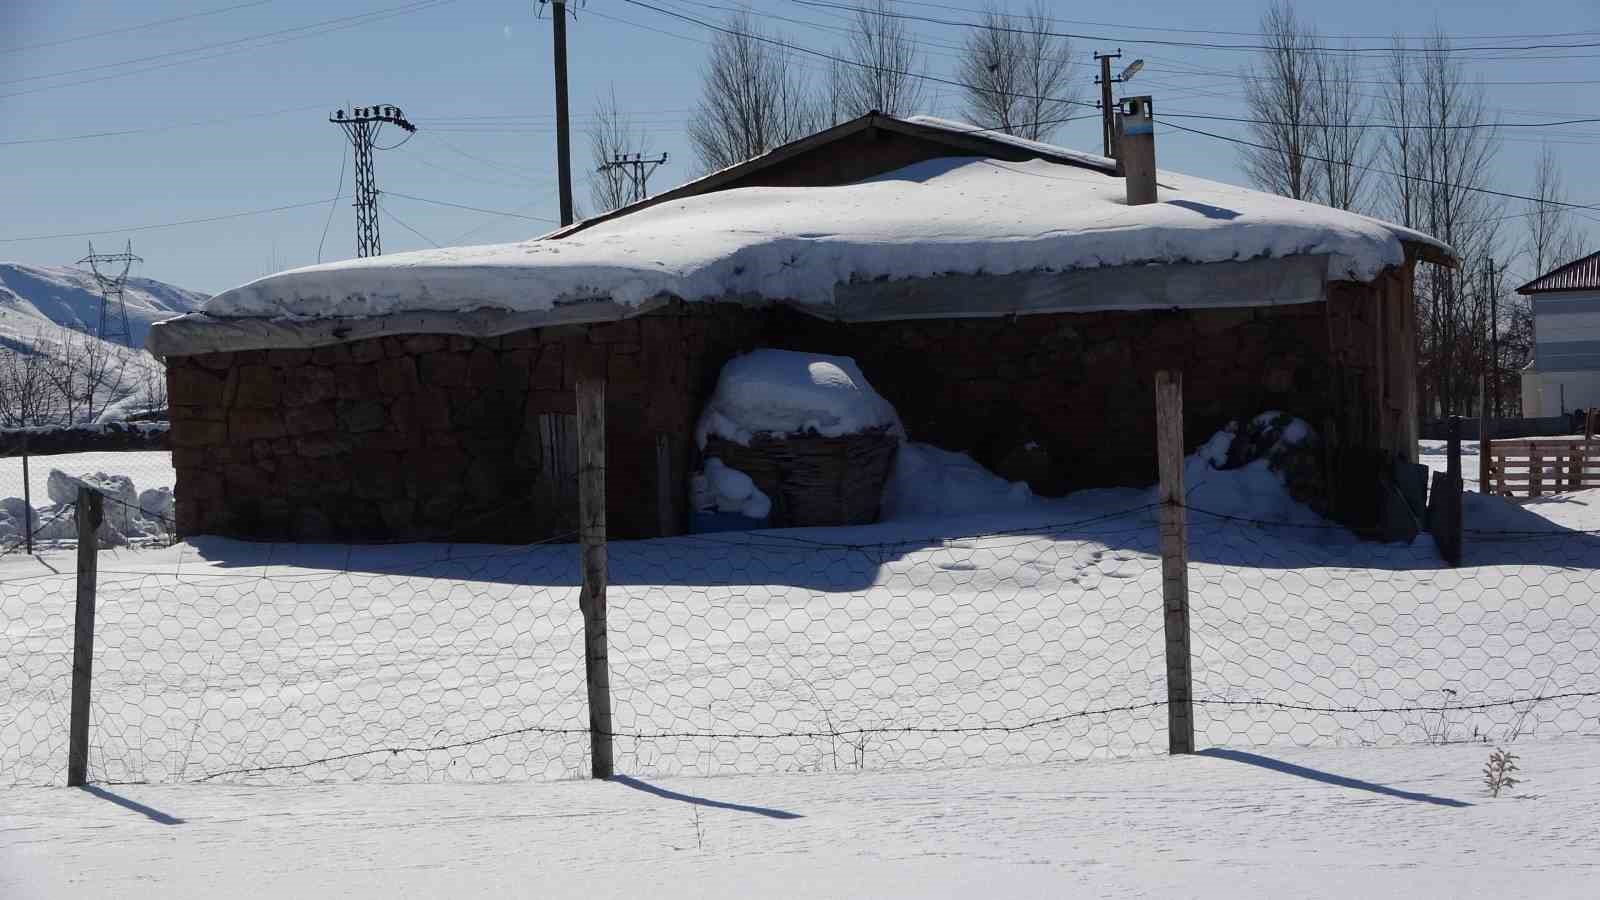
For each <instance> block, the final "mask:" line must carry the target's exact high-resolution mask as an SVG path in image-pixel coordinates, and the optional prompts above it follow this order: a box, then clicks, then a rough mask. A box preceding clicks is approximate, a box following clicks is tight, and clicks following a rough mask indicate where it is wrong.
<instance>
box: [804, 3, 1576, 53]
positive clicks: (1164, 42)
mask: <svg viewBox="0 0 1600 900" xmlns="http://www.w3.org/2000/svg"><path fill="white" fill-rule="evenodd" d="M792 2H794V3H798V4H800V5H801V6H814V7H819V8H822V9H834V10H843V11H847V12H856V13H859V12H862V11H863V9H862V7H859V6H852V5H850V4H847V3H833V2H829V0H792ZM874 14H876V13H874ZM883 15H886V16H888V17H890V18H893V19H905V20H907V21H912V22H923V23H926V24H930V25H946V26H951V27H956V28H982V29H985V30H989V31H1005V32H1012V33H1016V34H1043V35H1048V36H1050V37H1064V38H1073V39H1074V40H1085V41H1095V42H1099V43H1122V44H1140V45H1144V44H1148V45H1151V46H1158V47H1190V48H1194V49H1198V50H1247V51H1251V52H1255V51H1261V50H1271V49H1273V48H1272V47H1271V46H1270V45H1267V44H1223V43H1217V42H1215V41H1179V40H1169V39H1163V38H1137V37H1127V36H1118V35H1106V34H1084V33H1080V32H1071V31H1040V30H1038V29H1034V28H1012V27H1010V26H1008V25H986V24H978V23H975V22H960V21H952V20H950V19H936V18H933V17H932V16H914V15H910V14H908V13H896V12H889V11H887V10H885V11H884V12H883ZM1593 47H1600V41H1582V42H1576V43H1570V44H1525V45H1515V46H1512V45H1484V46H1470V47H1452V46H1448V45H1447V46H1444V47H1431V46H1428V45H1427V44H1425V43H1424V44H1420V45H1418V46H1415V47H1410V46H1393V45H1389V46H1381V47H1323V46H1310V47H1306V48H1304V49H1306V50H1307V51H1310V52H1314V53H1396V52H1402V51H1403V52H1422V53H1442V52H1456V51H1460V52H1474V51H1490V52H1498V51H1517V52H1520V51H1525V50H1580V49H1589V48H1593Z"/></svg>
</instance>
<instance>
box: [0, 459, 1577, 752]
mask: <svg viewBox="0 0 1600 900" xmlns="http://www.w3.org/2000/svg"><path fill="white" fill-rule="evenodd" d="M1472 496H1473V497H1474V501H1473V502H1472V503H1469V504H1468V507H1467V510H1466V519H1467V527H1468V529H1469V530H1474V529H1475V530H1477V531H1485V532H1486V531H1495V532H1510V534H1506V535H1484V534H1477V533H1471V534H1469V537H1468V541H1467V550H1466V554H1467V561H1468V566H1467V567H1466V568H1461V569H1445V568H1443V567H1442V566H1441V564H1440V563H1439V561H1438V559H1437V557H1436V555H1435V553H1434V551H1433V547H1432V543H1431V540H1430V539H1429V538H1427V537H1426V536H1424V537H1422V538H1419V539H1418V540H1417V541H1416V542H1414V543H1413V544H1411V545H1378V544H1370V543H1362V542H1359V541H1355V540H1353V539H1352V538H1350V537H1349V536H1348V535H1347V534H1345V533H1343V532H1341V531H1339V530H1337V529H1331V528H1308V527H1305V526H1303V525H1301V524H1298V523H1295V524H1291V525H1288V526H1283V527H1268V528H1260V527H1256V526H1248V525H1241V524H1240V523H1237V522H1233V521H1229V520H1215V519H1210V518H1208V517H1205V516H1198V515H1197V516H1196V517H1195V521H1194V523H1193V524H1192V528H1191V541H1190V551H1189V555H1190V561H1191V565H1190V581H1191V589H1192V593H1193V597H1192V601H1191V603H1192V619H1193V627H1194V645H1195V652H1194V666H1195V676H1194V677H1195V692H1196V696H1197V697H1198V698H1200V699H1201V700H1202V701H1203V702H1202V704H1201V706H1200V707H1199V709H1198V710H1197V725H1198V731H1199V734H1200V736H1201V740H1202V743H1203V744H1205V745H1208V746H1230V747H1245V746H1252V747H1268V746H1281V745H1286V744H1301V745H1386V744H1398V743H1412V742H1418V741H1426V740H1431V739H1436V738H1438V737H1440V736H1441V735H1442V736H1445V737H1449V738H1452V739H1471V738H1474V737H1477V738H1484V737H1487V738H1489V739H1495V740H1499V739H1507V738H1510V737H1513V736H1521V737H1524V738H1527V737H1557V736H1566V735H1571V734H1575V733H1592V732H1595V731H1597V730H1600V695H1597V696H1590V695H1589V694H1590V693H1591V692H1600V624H1597V621H1596V620H1597V612H1600V601H1597V599H1596V598H1597V597H1600V568H1597V565H1600V549H1597V548H1600V536H1596V535H1593V534H1582V533H1577V532H1575V531H1573V530H1570V529H1573V528H1574V527H1583V528H1597V527H1600V515H1597V511H1600V491H1590V492H1586V493H1583V494H1575V495H1569V496H1566V497H1563V498H1559V499H1558V500H1552V501H1549V503H1548V504H1545V505H1542V506H1540V507H1538V508H1537V509H1538V510H1544V509H1548V510H1550V511H1551V513H1552V516H1550V517H1546V516H1541V515H1540V514H1539V512H1538V511H1536V510H1535V509H1530V508H1528V507H1517V506H1514V505H1512V504H1508V503H1505V502H1504V501H1500V500H1495V499H1493V498H1483V497H1477V495H1472ZM1149 499H1150V497H1149V496H1148V494H1147V493H1146V492H1141V491H1127V490H1123V491H1101V492H1083V493H1081V494H1077V495H1074V496H1073V497H1071V498H1068V499H1066V500H1063V501H1052V502H1038V503H1031V504H1029V505H1028V506H1026V507H1024V508H1022V509H1020V510H1013V511H1008V512H1004V513H991V514H982V515H969V516H965V517H949V518H944V519H927V520H916V519H911V520H904V521H901V522H894V523H887V524H881V525H876V526H865V527H860V528H846V529H809V530H788V531H765V532H750V533H744V534H729V535H716V536H692V537H685V538H674V539H665V540H656V541H638V542H619V543H615V544H613V545H612V546H611V548H610V567H611V583H612V588H611V591H610V598H609V604H610V621H609V634H610V636H611V640H610V645H611V651H610V652H611V657H610V658H611V672H612V686H613V692H614V697H615V701H614V703H615V708H616V726H615V727H616V729H617V731H618V732H620V733H621V735H622V736H621V737H619V745H618V754H619V760H620V764H621V765H622V766H623V767H624V769H625V770H626V771H631V772H635V773H642V774H650V775H678V774H730V773H757V772H770V771H807V770H829V769H848V768H862V769H867V770H874V769H884V768H899V767H930V766H934V767H936V766H952V765H994V764H1021V763H1028V762H1047V761H1058V760H1065V759H1083V758H1096V757H1108V756H1126V755H1134V754H1142V753H1150V752H1156V751H1157V750H1159V749H1160V748H1162V747H1164V746H1165V734H1164V730H1165V714H1164V711H1163V710H1162V709H1161V708H1160V707H1159V703H1160V701H1161V700H1163V699H1164V697H1165V688H1164V669H1163V662H1162V620H1161V605H1160V600H1159V598H1160V566H1159V561H1158V559H1157V558H1156V556H1155V534H1156V528H1155V523H1154V520H1153V519H1152V513H1151V510H1150V508H1149V506H1148V505H1147V504H1148V501H1149ZM1557 516H1559V517H1560V518H1561V520H1562V523H1563V524H1562V525H1558V524H1556V522H1554V521H1553V519H1554V518H1556V517H1557ZM971 535H983V536H979V537H972V536H971ZM577 571H578V566H577V554H576V550H575V548H573V547H572V546H570V545H551V546H542V547H521V548H495V547H483V546H448V545H401V546H392V547H373V548H351V547H335V546H305V545H293V546H291V545H262V544H246V543H241V542H235V541H223V540H212V539H207V540H200V541H196V542H194V543H188V544H182V545H179V546H177V547H174V548H171V549H168V550H161V551H117V552H115V553H107V554H105V555H104V556H103V558H102V561H101V564H100V576H99V577H100V589H99V603H98V613H97V615H98V619H97V627H96V654H97V663H96V670H95V672H96V674H95V678H96V684H95V710H96V712H95V715H96V721H97V723H98V724H97V726H96V731H95V735H96V740H95V743H94V746H93V747H92V750H91V758H90V763H91V772H92V774H93V777H95V778H97V779H100V780H104V781H175V780H176V781H183V780H195V779H201V778H218V779H225V780H241V781H259V780H267V781H277V782H299V783H305V782H308V781H319V780H324V779H329V778H332V779H335V780H340V779H346V778H371V779H389V780H401V781H405V780H418V779H427V780H454V781H472V780H485V779H493V780H504V779H509V780H517V779H523V778H544V777H570V776H572V775H575V774H577V773H580V772H581V771H583V769H584V765H585V762H584V760H585V759H586V740H585V738H584V736H583V729H584V726H585V723H586V719H587V717H586V713H585V709H584V706H583V689H582V675H581V672H582V652H581V649H580V646H581V624H580V619H579V616H578V613H577V589H576V577H577ZM0 583H3V584H4V585H5V587H6V590H5V594H4V597H3V598H0V644H3V646H0V657H3V658H5V659H7V660H8V663H9V665H10V675H9V677H8V680H7V681H6V682H3V683H0V688H8V690H7V691H6V693H5V694H3V695H0V771H5V772H9V773H11V776H12V778H13V779H14V780H17V781H21V782H27V783H50V782H52V781H54V780H56V779H57V778H58V777H59V772H58V769H59V758H60V755H61V753H62V743H61V742H62V740H63V738H64V732H65V728H64V719H63V716H64V714H65V711H64V705H63V702H62V700H63V698H64V697H65V687H66V684H67V681H66V679H67V673H68V664H69V661H70V652H68V651H69V649H70V634H71V615H72V602H71V598H72V596H73V585H74V581H73V571H72V561H71V557H70V555H68V554H47V555H45V556H44V557H42V558H41V559H38V560H30V559H28V558H26V557H22V556H20V555H13V556H11V557H6V558H3V559H0ZM1557 694H1560V695H1574V694H1576V695H1578V696H1563V697H1562V698H1561V699H1549V700H1543V701H1536V700H1534V699H1533V698H1536V697H1541V696H1545V697H1549V696H1551V695H1557ZM1484 704H1488V705H1487V706H1485V705H1484ZM1436 707H1437V708H1436ZM389 748H406V749H405V751H404V752H398V753H397V752H391V751H390V749H389ZM264 767H265V768H266V770H265V771H256V770H260V769H263V768H264ZM280 767H281V768H280Z"/></svg>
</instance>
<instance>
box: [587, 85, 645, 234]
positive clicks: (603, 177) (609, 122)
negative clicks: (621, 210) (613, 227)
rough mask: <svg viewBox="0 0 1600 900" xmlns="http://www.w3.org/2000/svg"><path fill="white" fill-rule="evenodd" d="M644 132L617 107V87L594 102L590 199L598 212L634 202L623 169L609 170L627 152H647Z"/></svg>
mask: <svg viewBox="0 0 1600 900" xmlns="http://www.w3.org/2000/svg"><path fill="white" fill-rule="evenodd" d="M644 152H646V150H645V141H644V132H643V131H642V130H640V129H639V128H637V127H636V126H635V125H634V124H633V119H632V118H631V117H630V116H629V115H628V114H627V113H625V112H623V111H622V110H621V109H619V108H618V106H617V88H616V86H615V85H612V86H611V90H610V92H609V93H607V95H606V96H604V97H601V98H600V99H599V100H598V101H596V103H595V107H594V117H593V118H592V119H591V120H590V125H589V199H590V201H591V202H592V203H593V204H594V211H595V212H596V213H604V212H610V211H611V210H613V209H616V208H617V207H619V206H623V205H626V204H628V203H630V202H632V201H633V199H634V197H633V182H632V181H630V180H629V179H628V175H627V173H625V172H624V171H623V170H622V169H621V168H620V167H617V166H610V167H607V166H606V163H609V162H611V161H612V160H614V159H616V158H617V157H618V156H620V155H622V154H625V153H644Z"/></svg>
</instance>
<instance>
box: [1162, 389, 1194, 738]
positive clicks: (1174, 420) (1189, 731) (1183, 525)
mask: <svg viewBox="0 0 1600 900" xmlns="http://www.w3.org/2000/svg"><path fill="white" fill-rule="evenodd" d="M1156 458H1157V463H1158V465H1159V466H1160V471H1161V497H1160V503H1161V601H1162V608H1163V611H1164V612H1163V617H1162V618H1163V631H1164V633H1165V637H1166V648H1167V748H1168V750H1169V752H1172V753H1193V752H1194V699H1193V698H1194V678H1193V673H1192V672H1191V671H1190V656H1189V546H1188V512H1187V510H1185V509H1184V505H1183V504H1184V495H1183V373H1182V372H1171V371H1167V370H1165V369H1163V370H1161V371H1159V372H1156Z"/></svg>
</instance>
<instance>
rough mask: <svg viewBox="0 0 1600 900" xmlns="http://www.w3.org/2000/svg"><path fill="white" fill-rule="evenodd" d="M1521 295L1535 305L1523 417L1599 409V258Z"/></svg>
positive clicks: (1542, 279)
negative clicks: (1530, 299) (1531, 348)
mask: <svg viewBox="0 0 1600 900" xmlns="http://www.w3.org/2000/svg"><path fill="white" fill-rule="evenodd" d="M1517 293H1519V294H1523V295H1526V296H1528V297H1530V298H1532V303H1533V339H1534V357H1533V363H1532V365H1530V366H1529V367H1528V368H1526V369H1524V370H1523V371H1522V409H1523V413H1522V414H1523V415H1525V416H1529V417H1534V418H1537V417H1542V416H1559V415H1564V414H1566V413H1568V412H1571V411H1572V410H1575V409H1595V408H1597V407H1600V253H1591V254H1590V255H1588V256H1585V257H1584V258H1582V259H1579V260H1576V261H1575V262H1570V263H1567V264H1566V265H1564V266H1561V267H1559V268H1557V269H1555V270H1553V271H1550V272H1547V273H1545V274H1544V275H1541V276H1539V277H1538V278H1535V279H1534V280H1532V281H1530V282H1528V283H1527V284H1525V285H1523V286H1522V287H1519V288H1517Z"/></svg>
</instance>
